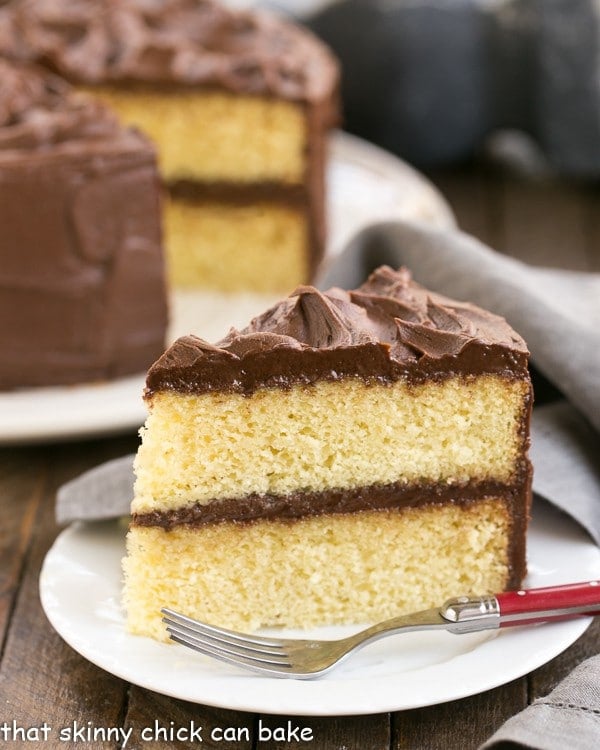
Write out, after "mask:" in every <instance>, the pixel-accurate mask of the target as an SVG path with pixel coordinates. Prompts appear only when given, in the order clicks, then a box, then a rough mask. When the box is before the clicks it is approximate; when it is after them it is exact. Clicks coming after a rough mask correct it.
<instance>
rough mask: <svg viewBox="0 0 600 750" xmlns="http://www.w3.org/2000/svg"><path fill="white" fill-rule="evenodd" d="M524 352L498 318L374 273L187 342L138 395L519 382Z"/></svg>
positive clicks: (299, 292)
mask: <svg viewBox="0 0 600 750" xmlns="http://www.w3.org/2000/svg"><path fill="white" fill-rule="evenodd" d="M527 358H528V351H527V346H526V344H525V342H524V341H523V339H522V338H521V337H520V336H519V335H518V334H517V333H515V331H513V330H512V328H511V327H510V326H509V325H508V324H507V323H506V321H505V320H504V319H503V318H500V317H498V316H496V315H492V314H491V313H488V312H486V311H485V310H482V309H480V308H478V307H475V306H474V305H471V304H469V303H463V302H456V301H453V300H450V299H448V298H446V297H443V296H442V295H439V294H435V293H433V292H429V291H428V290H426V289H424V288H423V287H422V286H420V285H419V284H417V283H416V282H414V281H413V280H412V278H411V275H410V272H409V271H408V270H407V269H405V268H401V269H399V270H398V271H394V270H393V269H391V268H389V267H387V266H382V267H381V268H379V269H377V270H376V271H375V272H374V273H373V274H372V275H371V276H370V277H369V279H368V280H367V281H366V282H365V283H364V284H363V285H362V286H361V287H359V288H358V289H356V290H353V291H350V292H345V291H343V290H341V289H336V288H334V289H330V290H329V291H327V292H324V293H321V292H319V291H318V290H317V289H315V288H313V287H299V288H298V289H296V291H295V292H294V293H293V294H292V295H291V296H290V297H288V298H286V299H284V300H282V301H281V302H280V303H278V304H277V305H275V306H274V307H272V308H271V309H270V310H268V311H267V312H266V313H264V314H263V315H261V316H259V317H257V318H255V319H254V320H253V321H252V322H251V323H250V324H249V325H248V326H247V327H246V328H244V329H243V330H241V331H237V330H235V329H232V330H231V331H230V332H229V334H228V335H227V336H226V337H225V338H224V339H222V340H221V341H220V342H218V343H217V344H215V345H212V344H209V343H207V342H206V341H203V340H202V339H199V338H197V337H195V336H185V337H183V338H181V339H179V340H178V341H176V342H175V343H174V344H173V345H172V346H171V347H170V349H169V350H168V351H167V352H166V353H165V354H164V355H163V356H162V357H161V358H160V359H159V360H158V361H157V362H156V363H155V364H154V365H153V366H152V368H151V369H150V371H149V373H148V378H147V383H146V386H147V389H146V394H147V396H148V397H150V396H151V395H152V394H153V393H154V392H156V391H161V390H175V391H180V392H184V393H203V392H208V391H232V392H239V393H245V394H249V393H252V392H253V391H255V390H256V389H257V388H261V387H267V388H268V387H279V388H287V387H290V386H291V385H293V384H295V383H313V382H316V381H318V380H338V379H342V378H350V377H353V378H361V379H363V380H364V381H366V382H368V383H372V382H394V381H396V380H400V379H403V380H406V381H407V382H412V383H420V382H424V381H426V380H431V379H433V380H440V379H444V378H448V377H451V376H453V375H459V374H460V375H465V376H469V375H476V374H481V373H497V374H500V375H502V376H504V377H508V378H522V377H525V376H526V373H527Z"/></svg>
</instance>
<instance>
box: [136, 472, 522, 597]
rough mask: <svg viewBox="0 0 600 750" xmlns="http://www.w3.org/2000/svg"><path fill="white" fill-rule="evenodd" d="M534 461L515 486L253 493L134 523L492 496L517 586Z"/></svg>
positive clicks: (197, 522) (289, 517)
mask: <svg viewBox="0 0 600 750" xmlns="http://www.w3.org/2000/svg"><path fill="white" fill-rule="evenodd" d="M530 481H531V465H530V463H529V462H528V461H524V462H523V463H522V465H521V466H520V467H519V469H518V471H517V474H516V478H515V481H514V483H513V484H511V485H506V484H502V483H500V482H494V481H472V482H469V483H467V484H464V485H461V486H456V485H454V486H452V485H442V484H440V485H436V484H422V485H404V484H400V483H394V484H388V485H377V484H375V485H371V486H369V487H354V488H350V489H331V490H326V491H323V492H292V493H290V494H288V495H257V494H252V495H248V496H246V497H244V498H243V499H226V500H215V501H213V502H212V503H210V504H209V505H200V504H194V505H191V506H187V507H185V508H177V509H176V510H170V511H155V512H151V513H143V514H134V515H133V516H132V519H131V523H132V526H138V527H139V526H155V527H159V528H163V529H165V530H166V531H170V530H172V529H174V528H177V527H179V526H188V527H192V528H197V527H200V526H205V525H209V524H214V523H219V522H224V521H228V522H234V523H252V522H255V521H259V520H273V521H278V522H287V523H291V522H293V521H296V520H298V519H300V518H306V517H310V516H319V515H337V514H342V513H357V512H361V511H383V512H385V511H388V512H393V511H400V510H402V509H406V508H418V507H422V506H426V505H438V504H439V505H441V504H447V503H455V504H459V505H463V506H465V505H466V506H469V505H472V504H474V503H477V502H479V501H482V500H485V499H488V498H503V500H504V502H506V505H507V509H508V513H509V515H510V519H511V524H512V532H513V533H511V535H510V539H511V548H510V549H509V551H508V552H509V554H508V560H509V567H510V581H509V584H508V587H509V588H510V587H512V586H519V585H520V582H521V580H522V579H523V577H524V576H525V573H526V558H525V534H526V530H527V523H528V513H529V503H528V501H526V502H523V497H524V496H525V497H526V498H528V497H529V485H530Z"/></svg>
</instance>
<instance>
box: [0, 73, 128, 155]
mask: <svg viewBox="0 0 600 750" xmlns="http://www.w3.org/2000/svg"><path fill="white" fill-rule="evenodd" d="M123 132H124V131H123V129H122V128H121V127H120V126H119V124H118V122H117V119H116V117H115V116H114V115H113V114H112V113H111V112H110V111H109V110H108V109H107V108H106V107H104V106H103V105H102V104H100V103H99V102H97V101H96V100H94V99H92V98H90V97H87V96H84V95H82V94H78V93H75V92H74V91H72V90H71V88H70V86H69V85H68V84H67V83H66V82H65V81H63V80H62V79H61V78H58V77H57V76H54V75H50V74H48V73H46V72H45V71H42V70H41V69H37V68H34V67H25V66H20V65H13V64H10V63H8V62H6V61H3V60H0V150H6V151H8V150H16V149H25V150H28V149H34V148H47V147H48V146H50V145H51V144H59V143H65V142H74V141H78V140H84V141H90V140H102V139H104V140H111V141H114V139H115V138H118V137H119V136H120V135H121V134H122V133H123Z"/></svg>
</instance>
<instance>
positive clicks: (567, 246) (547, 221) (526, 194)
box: [497, 176, 590, 271]
mask: <svg viewBox="0 0 600 750" xmlns="http://www.w3.org/2000/svg"><path fill="white" fill-rule="evenodd" d="M501 196H502V197H501V200H502V211H503V221H502V224H503V234H504V237H503V240H502V241H501V242H500V243H499V245H498V248H497V249H499V250H500V251H501V252H504V253H506V254H508V255H511V256H513V257H515V258H519V259H520V260H523V261H525V262H527V263H531V264H532V265H537V266H551V267H554V268H566V269H571V270H574V271H587V270H589V269H590V263H589V257H588V250H587V247H588V245H587V242H588V238H587V233H588V216H587V211H586V195H585V189H584V188H583V187H578V186H574V185H570V184H567V183H564V182H559V181H548V182H537V181H533V180H525V179H519V178H516V177H512V176H506V177H505V178H504V181H503V190H502V192H501Z"/></svg>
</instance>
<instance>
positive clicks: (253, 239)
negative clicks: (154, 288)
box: [164, 197, 310, 293]
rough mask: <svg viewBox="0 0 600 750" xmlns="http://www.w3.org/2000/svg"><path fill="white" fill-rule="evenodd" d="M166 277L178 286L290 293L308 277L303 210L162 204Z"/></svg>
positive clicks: (277, 206) (273, 205)
mask: <svg viewBox="0 0 600 750" xmlns="http://www.w3.org/2000/svg"><path fill="white" fill-rule="evenodd" d="M164 231H165V244H166V251H167V262H168V273H169V279H170V281H171V284H172V285H173V286H175V287H179V288H202V287H205V288H213V289H220V290H222V291H225V292H235V291H239V290H252V291H255V292H280V293H289V292H291V291H292V290H293V289H294V288H295V287H296V286H297V285H298V284H302V283H306V282H307V280H308V276H309V260H308V259H309V254H310V249H309V238H308V227H307V217H306V211H305V210H303V209H302V208H295V207H293V206H285V205H281V204H277V203H268V202H259V203H254V204H251V205H235V204H226V203H215V202H201V201H193V200H182V199H178V198H174V197H171V198H169V199H168V200H167V201H166V203H165V211H164Z"/></svg>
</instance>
